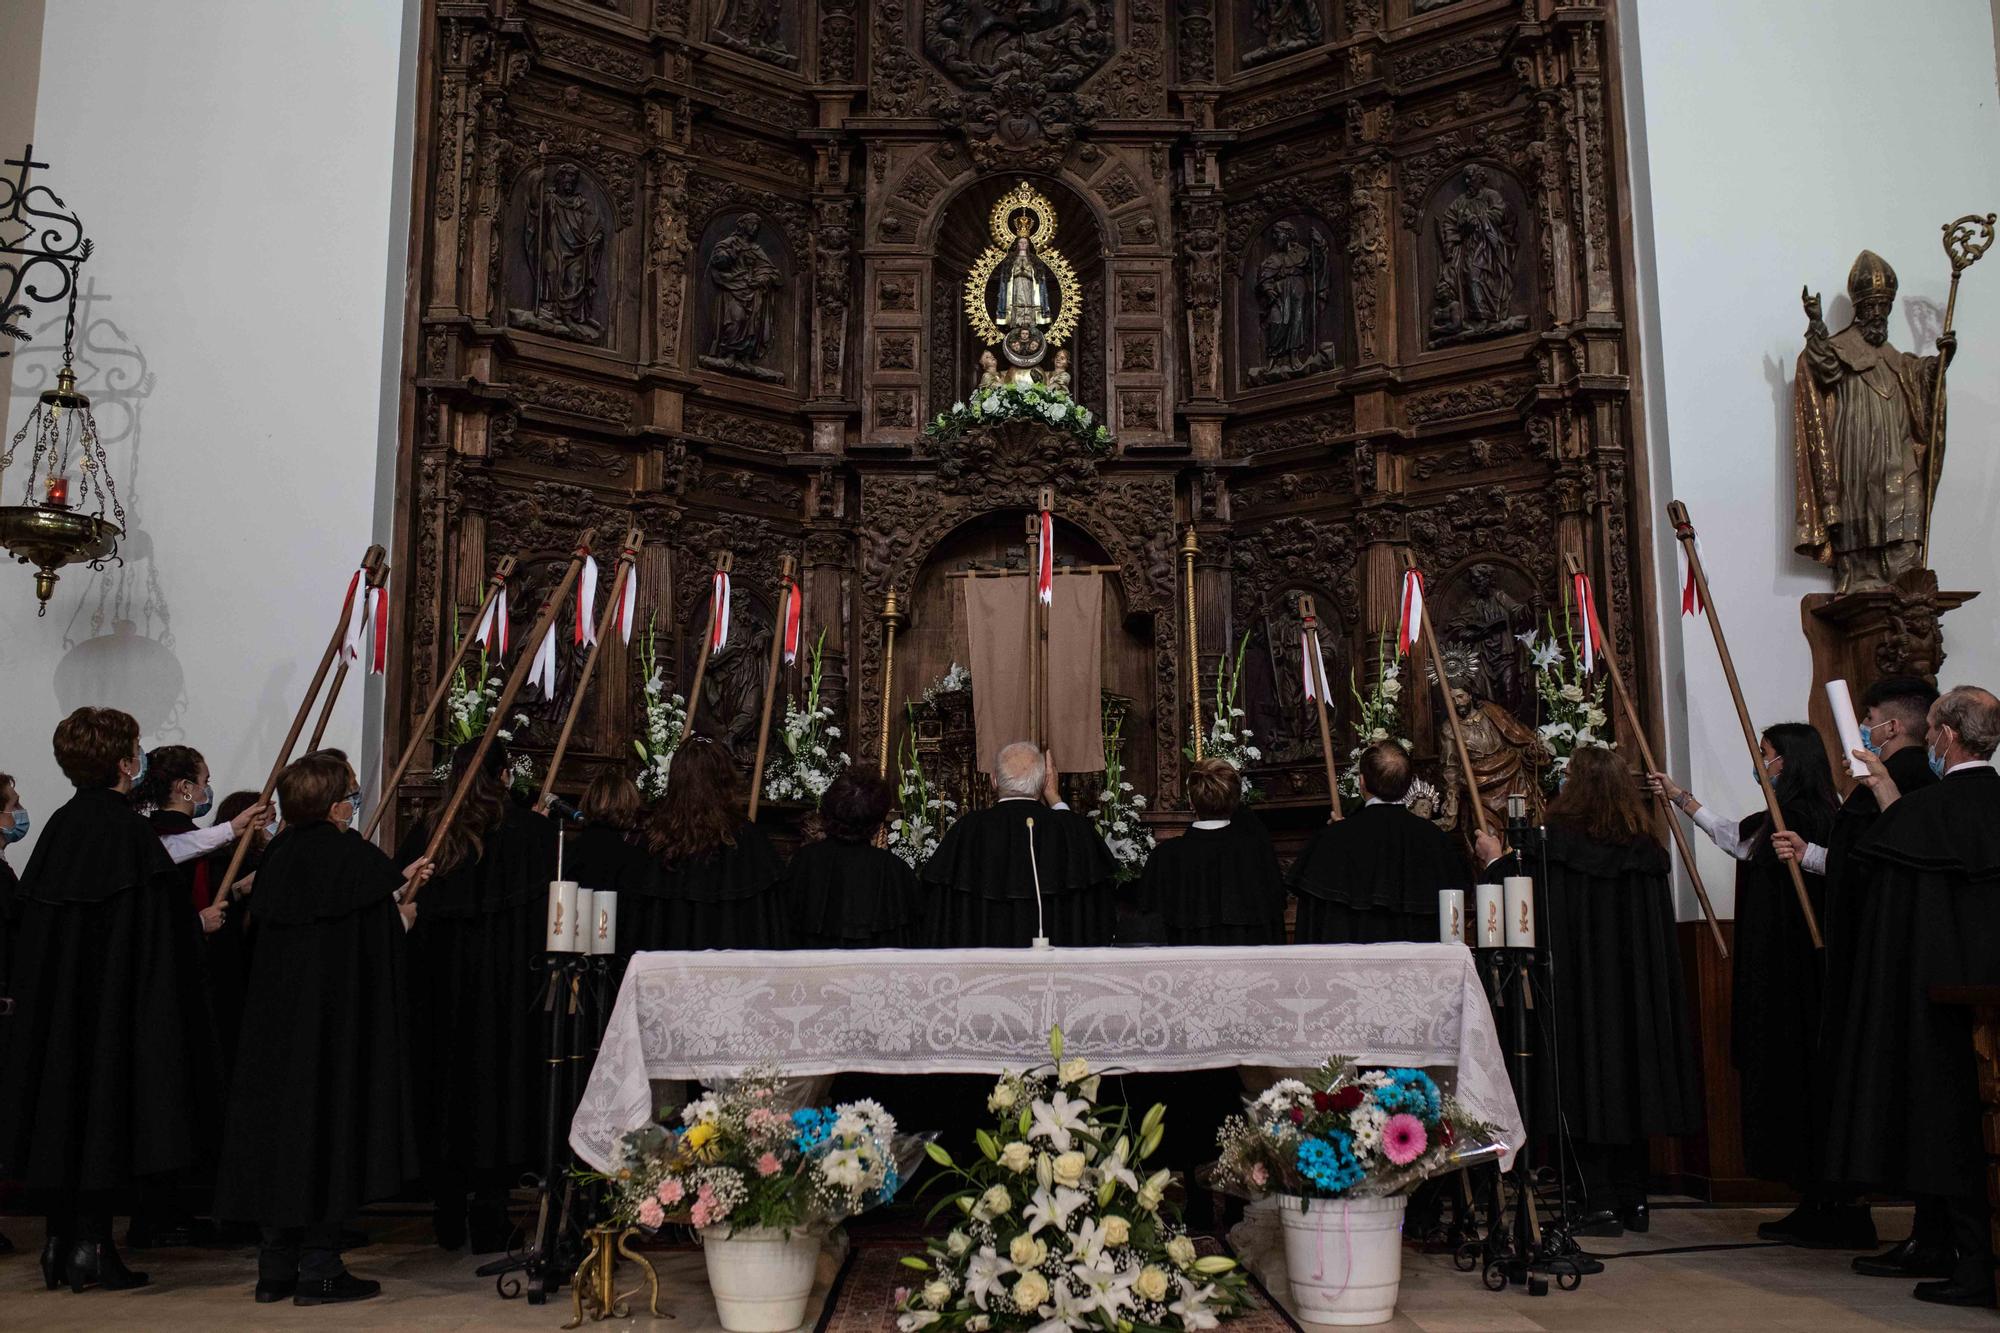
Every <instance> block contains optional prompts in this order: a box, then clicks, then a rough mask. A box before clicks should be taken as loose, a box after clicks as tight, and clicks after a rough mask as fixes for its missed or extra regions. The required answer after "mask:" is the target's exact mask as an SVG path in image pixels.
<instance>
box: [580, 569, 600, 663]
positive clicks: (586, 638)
mask: <svg viewBox="0 0 2000 1333" xmlns="http://www.w3.org/2000/svg"><path fill="white" fill-rule="evenodd" d="M596 611H597V560H596V557H594V556H588V555H587V556H585V557H584V558H583V576H582V577H581V578H580V579H578V580H577V584H576V642H577V643H578V644H579V645H583V644H593V643H596V642H597V616H596Z"/></svg>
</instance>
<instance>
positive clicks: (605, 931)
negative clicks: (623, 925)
mask: <svg viewBox="0 0 2000 1333" xmlns="http://www.w3.org/2000/svg"><path fill="white" fill-rule="evenodd" d="M590 906H591V910H592V911H593V912H594V913H595V914H596V916H597V921H596V925H595V927H594V929H592V930H591V932H590V949H589V950H588V952H590V953H596V954H607V953H617V952H618V895H617V894H615V893H613V892H612V891H611V890H609V889H599V890H598V891H597V892H596V893H595V894H593V895H591V899H590Z"/></svg>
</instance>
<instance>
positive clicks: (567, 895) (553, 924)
mask: <svg viewBox="0 0 2000 1333" xmlns="http://www.w3.org/2000/svg"><path fill="white" fill-rule="evenodd" d="M548 924H549V933H548V939H547V940H546V941H545V942H544V944H543V947H544V948H546V949H547V950H548V951H549V952H550V953H568V952H570V951H571V950H572V949H574V948H575V947H576V946H575V945H574V944H572V943H571V939H572V937H574V936H575V934H576V881H575V880H573V879H552V880H550V881H549V918H548Z"/></svg>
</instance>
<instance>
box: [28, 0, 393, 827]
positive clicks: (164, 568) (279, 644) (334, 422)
mask: <svg viewBox="0 0 2000 1333" xmlns="http://www.w3.org/2000/svg"><path fill="white" fill-rule="evenodd" d="M406 17H407V16H406V14H405V6H404V0H343V3H341V4H338V5H326V4H288V3H272V2H271V0H175V3H172V4H161V3H158V2H157V0H87V2H86V0H64V3H60V4H49V5H47V6H46V11H45V16H44V28H43V32H42V40H41V70H42V76H41V83H40V89H39V99H38V106H37V108H36V116H35V125H34V135H35V138H34V142H35V152H36V156H37V157H38V158H39V159H40V160H42V161H44V162H48V163H51V164H52V169H51V170H50V171H49V172H48V173H46V181H47V183H48V184H50V185H51V186H52V187H53V188H54V189H55V190H56V191H57V193H59V194H60V195H62V196H63V197H64V198H65V199H66V200H67V201H68V203H69V204H70V205H71V206H72V207H73V208H75V209H76V210H77V212H78V213H79V214H80V215H81V217H82V219H83V221H84V224H85V227H86V229H87V231H88V233H89V235H90V236H91V237H93V238H94V239H95V241H96V243H97V253H96V256H95V257H94V258H93V259H91V260H90V262H89V263H88V264H86V265H85V276H84V284H83V290H84V293H85V297H86V300H85V302H84V304H83V306H82V308H80V310H79V341H80V343H81V344H82V347H81V348H80V350H79V353H78V358H77V360H78V366H79V370H80V372H81V374H80V380H81V384H80V387H82V388H83V389H84V390H85V391H86V392H88V393H90V394H91V396H92V398H93V401H94V405H95V409H96V415H97V421H98V425H99V428H100V430H101V431H102V433H103V436H104V438H105V441H106V444H107V446H108V447H109V451H110V455H111V462H112V469H113V473H114V475H115V477H116V479H117V481H118V484H119V488H120V494H121V496H122V498H123V500H124V503H125V508H126V511H127V514H128V515H129V517H130V526H131V532H130V535H129V537H128V538H127V540H126V542H125V544H124V550H123V554H124V557H125V564H124V566H123V567H122V568H112V569H108V570H106V571H105V572H103V573H100V574H92V573H90V572H89V571H87V570H85V569H81V568H72V569H70V570H67V571H64V573H63V577H62V581H61V583H59V584H58V585H57V591H56V595H55V599H54V601H53V602H52V603H51V604H50V607H49V612H48V615H47V617H46V618H45V619H37V618H36V616H35V611H34V606H35V604H34V599H33V596H32V592H31V588H30V585H29V574H28V571H26V570H24V569H21V568H19V567H17V566H14V565H12V564H11V563H10V564H7V565H6V566H5V567H3V568H0V681H4V689H0V699H4V703H0V771H10V772H12V773H14V774H15V775H16V776H17V777H18V778H19V779H20V782H21V787H22V793H23V796H24V799H25V801H26V803H27V805H28V807H29V809H30V810H31V812H32V813H33V814H34V815H35V816H37V817H38V818H41V819H45V818H46V817H47V816H48V815H49V814H50V813H52V812H53V811H54V809H55V808H56V807H57V806H58V805H60V804H62V802H63V801H65V800H67V799H68V796H69V793H70V788H69V785H68V783H67V782H65V781H64V780H63V778H62V776H61V774H60V772H59V771H58V770H57V769H56V767H55V763H54V760H53V757H52V756H51V754H50V750H49V737H50V732H51V729H52V728H53V725H54V723H55V721H56V720H57V719H58V718H59V717H61V716H62V715H63V714H65V713H66V712H68V711H69V710H70V709H72V708H75V707H77V706H79V705H82V704H98V705H109V706H115V707H120V708H124V709H127V710H129V711H130V712H132V713H133V714H134V715H135V716H137V717H138V718H139V720H140V722H141V725H142V726H143V728H144V731H145V743H146V744H147V745H149V746H150V745H158V744H164V743H169V742H179V743H185V744H190V745H193V746H195V747H196V748H198V749H200V750H201V751H202V752H203V753H204V754H205V755H206V757H207V758H208V760H209V763H210V766H211V768H212V771H213V774H214V783H215V788H216V792H217V794H218V796H220V795H221V794H223V793H225V792H227V791H230V790H232V789H234V788H238V787H255V786H257V785H258V783H259V782H260V781H261V780H262V778H263V775H264V772H265V769H266V767H267V766H268V764H269V763H270V759H271V757H272V755H273V753H274V752H275V751H276V749H277V746H278V743H279V742H280V740H281V739H282V738H283V734H284V729H285V726H286V724H287V723H288V722H289V720H290V717H291V713H292V710H293V709H294V708H295V707H296V706H297V702H298V699H299V696H300V695H301V693H302V692H303V690H304V687H305V684H306V681H307V679H308V678H309V676H310V673H311V671H312V669H313V667H314V665H315V664H316V663H317V661H318V659H319V655H320V653H321V651H322V650H323V648H324V646H325V640H326V635H327V634H328V632H329V630H330V628H331V621H332V617H333V616H334V614H335V612H336V611H337V609H338V600H339V595H340V592H341V590H342V588H343V587H344V584H345V580H346V578H347V576H348V574H349V573H350V572H351V570H352V567H353V564H354V561H355V559H356V558H357V557H358V556H359V554H360V553H361V550H362V548H363V547H364V546H366V545H367V543H368V542H369V541H370V540H371V539H372V540H378V541H383V542H385V544H386V542H387V534H388V532H389V528H388V519H387V516H388V513H389V505H388V499H387V496H386V495H385V494H383V493H382V492H381V491H379V490H378V487H380V486H381V484H382V478H384V477H385V476H387V475H388V472H387V465H386V464H385V463H384V460H393V456H394V449H395V433H394V429H393V425H394V419H393V414H392V412H393V394H392V392H391V391H390V389H389V388H387V387H385V386H393V384H394V382H395V375H394V368H395V365H396V362H397V359H398V356H399V348H400V330H401V320H402V313H403V311H402V291H403V269H404V265H405V258H404V257H405V239H404V237H405V226H406V223H405V217H406V214H407V202H406V196H407V176H408V170H409V168H408V161H409V158H408V151H407V142H406V141H407V137H408V133H409V131H408V129H407V126H408V124H409V122H410V119H411V117H410V116H409V115H408V114H407V108H406V106H405V105H404V104H405V103H407V100H408V96H409V87H408V84H409V74H408V70H409V68H410V67H411V65H412V61H411V59H410V57H411V54H412V52H411V50H410V46H409V43H410V41H411V40H412V38H411V37H410V36H409V29H408V27H407V25H406ZM0 147H4V148H5V149H6V150H7V151H6V153H5V154H4V155H5V156H9V157H11V156H14V154H15V151H16V150H18V149H19V147H20V143H19V142H18V141H12V142H9V143H6V144H0ZM61 332H62V321H61V315H60V312H54V313H52V314H38V320H37V328H36V336H35V339H34V341H33V342H32V343H29V344H27V345H26V346H25V347H23V348H20V349H18V350H17V351H16V355H15V359H16V360H17V362H18V364H17V365H16V367H15V369H14V375H13V386H12V393H11V396H10V398H9V400H8V401H7V402H6V416H7V425H6V432H7V436H8V438H10V439H11V438H12V435H13V433H14V432H15V431H16V430H18V429H19V428H20V425H21V423H22V421H23V420H24V418H25V415H26V413H27V412H28V410H29V408H30V405H31V404H32V402H33V398H34V394H35V393H36V392H38V391H39V390H40V389H41V388H42V387H44V386H45V385H46V384H47V383H48V381H49V377H50V376H51V375H52V373H53V367H54V364H55V361H56V359H57V357H58V356H59V352H60V346H61ZM25 462H26V459H25V455H24V456H23V457H22V458H21V459H19V460H17V463H16V467H15V469H10V473H9V475H8V476H7V478H6V479H5V485H6V491H5V495H6V499H7V500H8V501H9V502H14V501H15V500H17V498H18V497H17V496H16V487H17V486H18V485H19V484H20V482H19V477H20V475H21V474H22V473H24V472H25ZM379 695H380V689H379V685H377V686H371V687H369V688H368V689H366V690H364V689H362V688H360V687H359V685H358V684H356V683H352V682H351V683H350V685H349V686H348V688H347V690H346V691H345V692H344V693H343V694H342V697H341V702H340V705H339V708H338V710H337V711H336V713H335V714H334V716H333V719H332V725H331V727H330V728H329V730H328V733H327V740H326V743H328V744H332V745H340V746H343V747H346V748H348V749H349V751H350V753H353V754H355V755H356V757H357V759H360V758H363V757H364V746H363V730H364V728H363V725H362V718H363V713H364V706H365V707H366V708H367V709H368V710H369V711H370V712H371V714H376V715H379V710H380V698H379ZM368 730H369V732H370V733H371V734H372V733H373V732H374V731H375V730H376V728H375V727H373V726H371V727H370V728H368ZM367 757H368V758H369V759H370V760H371V761H372V755H369V756H367ZM364 786H365V787H369V788H370V789H371V790H372V783H371V782H369V781H367V780H366V777H365V775H364ZM27 850H28V849H27V848H25V847H17V848H15V849H14V850H13V851H12V852H11V854H10V858H9V859H10V860H12V861H13V862H14V863H15V864H16V865H17V866H18V865H20V864H22V863H23V862H24V861H25V859H26V852H27Z"/></svg>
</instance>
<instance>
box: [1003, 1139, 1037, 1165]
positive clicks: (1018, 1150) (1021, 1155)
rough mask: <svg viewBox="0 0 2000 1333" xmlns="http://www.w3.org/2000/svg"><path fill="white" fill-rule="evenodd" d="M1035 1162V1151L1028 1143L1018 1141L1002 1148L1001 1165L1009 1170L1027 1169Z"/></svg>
mask: <svg viewBox="0 0 2000 1333" xmlns="http://www.w3.org/2000/svg"><path fill="white" fill-rule="evenodd" d="M1034 1164H1035V1152H1034V1149H1032V1148H1030V1147H1029V1146H1028V1145H1027V1144H1025V1143H1021V1142H1019V1141H1016V1142H1014V1143H1010V1144H1008V1145H1007V1146H1006V1147H1004V1148H1002V1149H1001V1150H1000V1165H1002V1166H1004V1167H1006V1168H1007V1169H1008V1170H1009V1171H1016V1172H1018V1171H1026V1170H1027V1169H1028V1168H1029V1167H1031V1166H1033V1165H1034Z"/></svg>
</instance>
